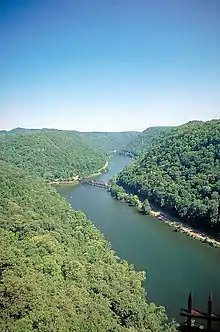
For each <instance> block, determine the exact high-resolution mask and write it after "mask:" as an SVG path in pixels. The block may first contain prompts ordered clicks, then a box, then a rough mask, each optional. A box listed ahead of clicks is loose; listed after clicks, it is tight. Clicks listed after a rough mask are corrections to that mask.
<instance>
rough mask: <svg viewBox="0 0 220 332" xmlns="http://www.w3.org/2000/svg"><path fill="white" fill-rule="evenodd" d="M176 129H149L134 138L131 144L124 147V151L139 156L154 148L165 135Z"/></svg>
mask: <svg viewBox="0 0 220 332" xmlns="http://www.w3.org/2000/svg"><path fill="white" fill-rule="evenodd" d="M173 128H174V127H149V128H147V129H146V130H144V131H143V132H142V133H140V134H139V135H138V136H137V137H135V138H134V140H132V141H131V142H128V144H126V146H125V147H124V150H126V151H130V152H132V153H133V154H134V155H138V154H140V153H141V152H143V151H146V150H147V149H148V148H152V146H153V145H155V143H156V142H157V141H159V140H160V139H161V138H162V137H163V136H164V135H165V134H167V133H169V132H170V131H171V130H172V129H173Z"/></svg>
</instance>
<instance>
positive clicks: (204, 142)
mask: <svg viewBox="0 0 220 332" xmlns="http://www.w3.org/2000/svg"><path fill="white" fill-rule="evenodd" d="M118 184H121V185H123V186H125V187H127V188H130V190H132V191H133V192H136V193H140V194H141V195H142V196H143V197H145V198H148V199H149V200H150V201H152V202H155V203H157V204H158V205H159V206H161V207H163V208H165V209H168V210H169V211H171V212H172V213H173V214H174V215H176V216H179V217H181V218H183V219H185V220H186V221H187V222H188V223H190V224H192V225H193V226H195V227H201V228H206V229H209V228H212V229H213V231H216V232H218V231H219V230H220V207H219V206H220V121H219V120H215V121H214V120H213V121H209V122H205V123H203V122H191V123H188V124H185V125H183V126H180V127H177V128H176V129H173V130H172V131H170V132H169V133H167V134H166V135H164V136H163V139H162V140H160V141H158V143H157V144H155V145H154V146H152V148H151V149H148V150H147V152H146V153H145V154H143V155H142V156H140V157H139V158H138V159H136V160H135V161H134V163H132V164H131V165H130V166H128V167H127V168H126V169H125V170H124V171H122V173H121V174H119V176H118Z"/></svg>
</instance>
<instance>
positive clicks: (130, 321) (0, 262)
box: [0, 161, 174, 332]
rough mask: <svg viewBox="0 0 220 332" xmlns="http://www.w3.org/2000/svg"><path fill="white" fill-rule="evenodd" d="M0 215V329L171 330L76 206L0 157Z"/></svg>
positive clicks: (46, 331) (130, 272)
mask: <svg viewBox="0 0 220 332" xmlns="http://www.w3.org/2000/svg"><path fill="white" fill-rule="evenodd" d="M0 219H1V226H0V271H1V273H0V279H1V282H0V293H1V312H0V329H1V331H2V332H4V331H8V332H12V331H13V332H21V331H22V332H23V331H28V332H31V331H40V332H59V331H79V332H81V331H82V332H89V331H97V332H99V331H100V332H104V331H119V332H120V331H121V332H125V331H149V332H150V331H152V332H171V331H174V328H171V327H168V326H167V324H166V316H165V314H164V310H163V309H161V308H158V307H156V306H155V305H154V304H148V303H147V302H146V299H145V292H144V289H143V288H142V286H141V283H142V280H143V273H137V272H135V271H134V269H133V267H132V266H129V265H128V264H127V263H126V262H125V261H119V260H118V259H117V258H116V256H115V255H114V253H113V251H112V250H111V249H110V246H109V244H108V243H107V242H106V240H105V239H104V238H103V236H102V234H101V233H100V232H99V231H98V230H97V229H96V228H95V227H94V225H93V224H92V223H91V222H90V221H88V220H87V219H86V217H85V215H84V214H83V213H82V212H77V211H74V210H72V209H71V208H70V207H69V205H68V204H67V203H66V201H65V200H64V199H62V198H61V197H60V196H59V194H58V193H57V192H56V191H55V190H54V189H53V188H52V187H51V186H49V185H47V184H45V182H43V181H42V182H41V180H34V179H33V178H32V177H31V176H29V175H28V174H26V173H25V172H24V171H23V170H21V169H20V168H17V167H15V166H14V165H10V164H8V163H5V162H3V161H0Z"/></svg>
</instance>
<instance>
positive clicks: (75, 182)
mask: <svg viewBox="0 0 220 332" xmlns="http://www.w3.org/2000/svg"><path fill="white" fill-rule="evenodd" d="M108 165H109V162H108V161H106V163H105V165H104V166H103V167H101V168H100V169H99V170H98V171H97V172H96V173H93V174H90V175H88V176H87V177H86V178H92V177H94V176H98V175H100V174H102V173H103V172H105V171H106V169H107V167H108ZM79 179H80V178H79V176H78V175H76V176H74V178H73V180H69V181H59V180H58V181H51V182H49V184H53V185H54V184H55V185H65V184H67V185H77V184H78V183H79Z"/></svg>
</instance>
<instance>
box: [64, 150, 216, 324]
mask: <svg viewBox="0 0 220 332" xmlns="http://www.w3.org/2000/svg"><path fill="white" fill-rule="evenodd" d="M130 162H131V159H130V158H128V157H122V156H113V157H112V158H111V159H110V163H109V168H110V169H109V172H107V173H104V174H102V175H101V176H99V179H100V180H106V181H107V180H108V179H110V178H111V177H112V176H113V175H116V174H117V173H119V172H120V171H121V170H122V169H123V168H124V167H125V166H126V165H128V164H129V163H130ZM57 190H58V192H59V193H60V194H61V195H62V196H64V197H65V198H66V199H67V201H68V202H69V203H70V204H71V205H72V207H73V208H74V209H76V210H82V211H83V212H84V213H85V214H86V215H87V216H88V218H89V219H90V220H91V221H92V222H93V223H94V224H95V225H96V227H97V228H98V229H99V230H100V231H101V232H103V234H104V235H105V237H106V239H107V240H108V241H109V242H110V243H111V245H112V248H113V249H114V250H115V252H116V254H117V255H118V256H120V257H121V258H123V259H126V260H127V261H128V262H129V263H131V264H133V265H134V266H135V268H136V269H137V270H144V271H146V280H145V282H144V287H145V289H146V291H147V298H148V300H149V301H153V302H155V303H156V304H157V305H163V306H165V307H166V310H167V314H168V316H169V317H175V318H177V319H178V320H180V316H179V312H180V308H183V307H186V306H187V297H188V293H189V292H190V291H191V292H192V294H193V304H194V305H195V306H196V307H197V308H200V309H202V310H205V311H206V310H207V296H208V293H209V292H211V293H212V294H213V309H214V310H215V311H216V312H219V313H220V250H219V249H215V248H212V247H210V246H208V245H206V244H203V243H201V242H199V241H197V240H193V239H191V238H189V237H187V236H186V235H183V234H181V233H176V232H173V231H172V229H171V228H170V227H169V226H167V225H166V224H164V223H163V222H161V221H159V220H157V219H156V218H154V217H150V216H144V215H140V214H138V213H137V212H136V210H135V209H134V208H133V207H129V206H128V205H127V204H125V203H121V202H119V201H117V200H115V199H113V198H112V197H111V196H110V194H109V193H107V192H106V190H105V189H101V188H97V187H93V186H89V185H78V186H70V185H66V186H59V187H57Z"/></svg>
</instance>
